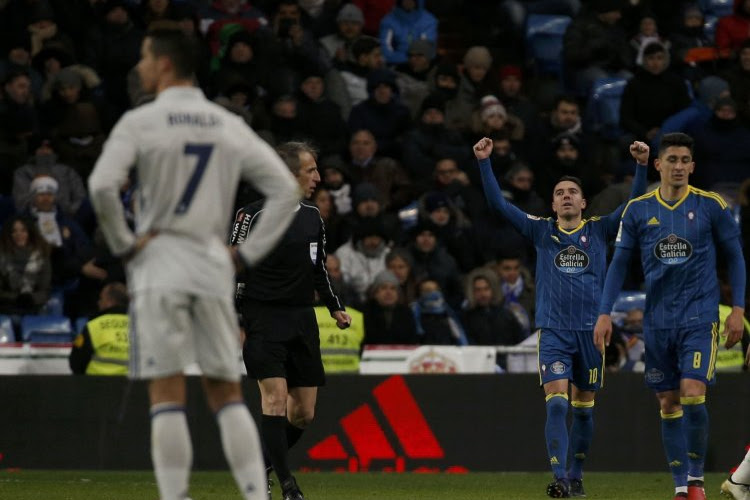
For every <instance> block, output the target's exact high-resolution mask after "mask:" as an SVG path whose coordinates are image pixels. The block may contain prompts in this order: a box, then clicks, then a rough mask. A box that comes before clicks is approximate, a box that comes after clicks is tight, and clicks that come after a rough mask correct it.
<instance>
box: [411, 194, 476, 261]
mask: <svg viewBox="0 0 750 500" xmlns="http://www.w3.org/2000/svg"><path fill="white" fill-rule="evenodd" d="M420 216H421V217H422V218H423V219H424V220H426V221H429V222H430V223H432V225H433V227H434V229H435V236H437V239H438V241H439V242H440V243H441V244H442V245H443V246H444V247H445V249H446V250H447V251H448V253H449V254H450V255H451V257H453V258H454V259H455V261H456V264H458V268H459V270H460V271H461V272H462V273H466V272H469V271H471V270H472V269H474V267H475V266H476V265H477V255H476V252H475V251H474V248H475V243H476V240H475V238H474V233H473V231H472V228H471V222H470V221H469V220H468V219H467V218H466V215H465V214H464V213H463V212H462V211H461V210H459V209H458V208H457V207H456V206H455V205H454V204H453V202H452V200H451V198H450V197H449V196H448V195H447V194H446V193H444V192H442V191H432V192H429V193H427V194H425V195H424V196H423V197H422V198H421V200H420Z"/></svg>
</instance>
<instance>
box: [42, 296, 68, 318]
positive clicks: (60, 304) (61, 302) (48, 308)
mask: <svg viewBox="0 0 750 500" xmlns="http://www.w3.org/2000/svg"><path fill="white" fill-rule="evenodd" d="M64 307H65V292H63V291H62V290H52V292H50V294H49V299H47V303H46V304H45V305H44V308H43V309H42V314H52V315H55V316H62V314H63V308H64Z"/></svg>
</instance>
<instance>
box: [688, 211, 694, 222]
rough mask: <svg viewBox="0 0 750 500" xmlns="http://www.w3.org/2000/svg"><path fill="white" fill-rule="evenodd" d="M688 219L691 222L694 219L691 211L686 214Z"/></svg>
mask: <svg viewBox="0 0 750 500" xmlns="http://www.w3.org/2000/svg"><path fill="white" fill-rule="evenodd" d="M688 219H690V220H693V219H695V212H693V211H692V210H691V211H689V212H688Z"/></svg>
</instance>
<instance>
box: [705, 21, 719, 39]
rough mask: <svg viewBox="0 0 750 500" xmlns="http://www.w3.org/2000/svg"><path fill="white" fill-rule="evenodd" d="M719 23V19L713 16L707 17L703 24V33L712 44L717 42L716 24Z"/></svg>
mask: <svg viewBox="0 0 750 500" xmlns="http://www.w3.org/2000/svg"><path fill="white" fill-rule="evenodd" d="M718 22H719V18H718V17H716V16H711V15H706V20H705V21H704V22H703V33H704V34H705V35H706V38H708V40H709V41H710V42H711V43H714V42H715V41H716V24H717V23H718Z"/></svg>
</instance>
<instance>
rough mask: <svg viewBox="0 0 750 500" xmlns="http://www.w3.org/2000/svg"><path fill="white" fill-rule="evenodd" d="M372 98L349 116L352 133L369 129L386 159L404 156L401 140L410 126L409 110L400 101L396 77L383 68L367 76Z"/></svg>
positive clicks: (353, 109)
mask: <svg viewBox="0 0 750 500" xmlns="http://www.w3.org/2000/svg"><path fill="white" fill-rule="evenodd" d="M367 91H368V94H369V96H370V97H369V98H368V99H367V100H366V101H364V102H362V103H360V104H358V105H356V106H354V107H353V108H352V112H351V114H350V115H349V124H348V126H349V131H350V132H355V131H357V130H362V129H365V130H369V131H370V132H372V134H373V135H374V136H375V140H377V141H378V148H379V149H380V152H381V153H382V154H383V155H385V156H390V157H393V158H400V157H401V148H402V144H401V140H402V138H403V135H404V133H405V132H406V131H407V130H408V129H409V128H410V127H411V117H410V115H409V109H408V108H407V107H406V106H404V105H403V104H401V102H400V101H399V99H398V86H397V85H396V75H395V73H393V72H392V71H390V70H387V69H380V70H375V71H373V72H371V73H370V74H369V75H368V77H367Z"/></svg>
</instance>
